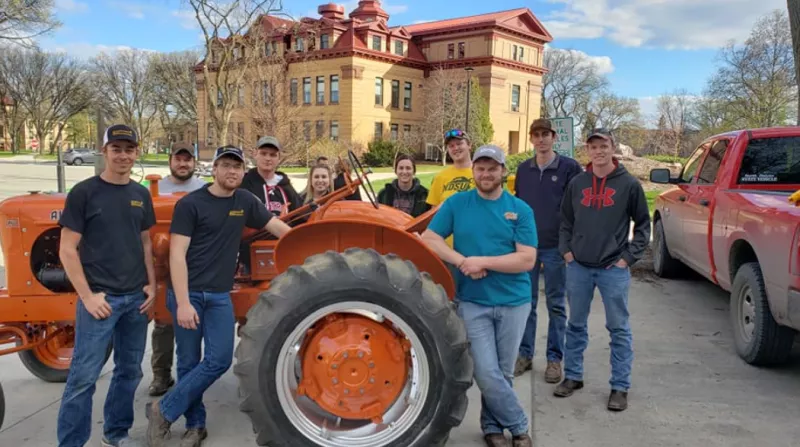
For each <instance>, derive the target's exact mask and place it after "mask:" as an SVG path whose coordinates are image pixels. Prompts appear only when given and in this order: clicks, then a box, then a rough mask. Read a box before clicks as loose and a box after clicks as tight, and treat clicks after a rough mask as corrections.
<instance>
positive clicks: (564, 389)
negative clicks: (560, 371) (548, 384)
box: [553, 379, 583, 397]
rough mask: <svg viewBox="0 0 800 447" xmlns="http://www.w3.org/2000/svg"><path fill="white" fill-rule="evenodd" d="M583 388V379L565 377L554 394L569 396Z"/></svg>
mask: <svg viewBox="0 0 800 447" xmlns="http://www.w3.org/2000/svg"><path fill="white" fill-rule="evenodd" d="M581 388H583V381H578V380H571V379H565V380H564V381H563V382H561V383H560V384H559V385H558V386H557V387H556V389H555V391H553V395H554V396H556V397H569V396H572V393H574V392H575V391H576V390H579V389H581Z"/></svg>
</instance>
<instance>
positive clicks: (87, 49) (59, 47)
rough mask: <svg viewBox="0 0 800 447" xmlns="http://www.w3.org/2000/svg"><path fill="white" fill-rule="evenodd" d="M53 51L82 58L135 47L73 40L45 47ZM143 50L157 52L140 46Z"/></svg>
mask: <svg viewBox="0 0 800 447" xmlns="http://www.w3.org/2000/svg"><path fill="white" fill-rule="evenodd" d="M43 49H44V50H46V51H48V52H51V53H67V54H69V55H70V56H75V57H78V58H81V59H89V58H92V57H95V56H97V55H98V54H100V53H106V54H112V53H116V52H118V51H127V50H132V49H133V48H131V47H129V46H125V45H102V44H91V43H86V42H71V43H64V44H54V45H48V46H45V47H44V48H43ZM140 50H141V51H149V52H155V50H150V49H146V48H140Z"/></svg>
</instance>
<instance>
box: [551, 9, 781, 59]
mask: <svg viewBox="0 0 800 447" xmlns="http://www.w3.org/2000/svg"><path fill="white" fill-rule="evenodd" d="M549 1H550V3H559V4H563V5H564V7H563V9H560V10H557V11H555V12H553V13H551V14H550V15H548V16H544V17H542V19H543V22H544V25H545V27H546V28H547V29H548V31H550V33H551V34H553V36H554V38H555V39H556V40H555V42H557V41H558V39H570V38H572V39H597V38H600V37H605V38H608V39H610V40H611V41H613V42H615V43H617V44H619V45H622V46H626V47H657V48H667V49H701V48H718V47H720V46H722V45H724V44H725V43H726V42H727V41H728V40H730V39H736V40H739V41H741V40H742V39H744V38H745V37H747V35H748V34H749V33H750V30H751V29H752V26H753V24H754V23H755V21H756V20H758V18H759V17H761V16H763V15H764V14H767V13H769V12H770V11H771V10H773V9H776V8H779V9H785V8H786V1H785V0H758V1H754V0H702V1H698V0H549Z"/></svg>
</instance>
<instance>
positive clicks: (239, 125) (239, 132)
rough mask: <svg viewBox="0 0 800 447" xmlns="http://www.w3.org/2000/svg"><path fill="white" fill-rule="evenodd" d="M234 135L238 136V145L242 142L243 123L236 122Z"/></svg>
mask: <svg viewBox="0 0 800 447" xmlns="http://www.w3.org/2000/svg"><path fill="white" fill-rule="evenodd" d="M236 136H237V137H239V141H238V144H239V145H241V144H242V143H244V123H236Z"/></svg>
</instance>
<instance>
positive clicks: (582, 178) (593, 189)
mask: <svg viewBox="0 0 800 447" xmlns="http://www.w3.org/2000/svg"><path fill="white" fill-rule="evenodd" d="M616 146H617V144H616V140H615V139H614V135H613V134H612V133H611V132H610V131H608V130H606V129H595V130H594V131H592V133H591V134H590V135H589V138H588V139H587V140H586V147H587V150H588V152H589V157H590V158H591V163H589V165H588V166H587V167H586V171H585V172H582V173H580V174H578V175H577V176H576V177H575V178H574V179H573V180H572V181H571V182H570V184H569V185H568V186H567V190H566V192H565V194H564V200H563V201H562V203H561V214H562V220H561V229H560V231H559V244H558V247H559V252H560V253H561V255H562V256H563V257H564V260H565V261H566V262H567V301H568V303H569V322H568V323H567V340H566V348H565V351H564V381H563V382H561V384H559V385H558V387H556V389H555V392H554V394H555V395H556V396H557V397H567V396H571V395H572V393H573V392H574V391H576V390H579V389H581V388H583V352H584V351H585V350H586V346H587V344H588V343H589V335H588V330H587V322H588V320H589V311H590V310H591V305H592V298H593V297H594V289H595V287H596V288H597V289H598V290H599V291H600V295H601V296H602V298H603V306H604V307H605V311H606V328H607V329H608V332H609V335H610V336H611V379H610V381H609V384H610V385H611V394H610V395H609V398H608V409H609V410H611V411H622V410H625V409H626V408H627V407H628V389H629V388H630V386H631V366H632V363H633V337H632V335H631V327H630V323H629V321H628V320H629V313H628V290H629V287H630V281H631V272H630V266H632V265H633V264H634V263H635V262H636V261H638V260H639V259H640V258H641V257H642V254H643V253H644V250H645V248H646V247H647V245H648V243H649V242H650V211H649V210H648V208H647V199H646V198H645V195H644V189H643V188H642V184H641V183H640V182H639V180H637V179H636V177H634V176H633V175H631V174H630V173H629V172H628V171H627V170H626V169H625V167H624V166H623V165H622V164H620V163H619V161H618V160H617V159H616V158H614V150H615V149H616ZM631 221H633V225H634V226H633V240H629V238H630V230H631Z"/></svg>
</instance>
